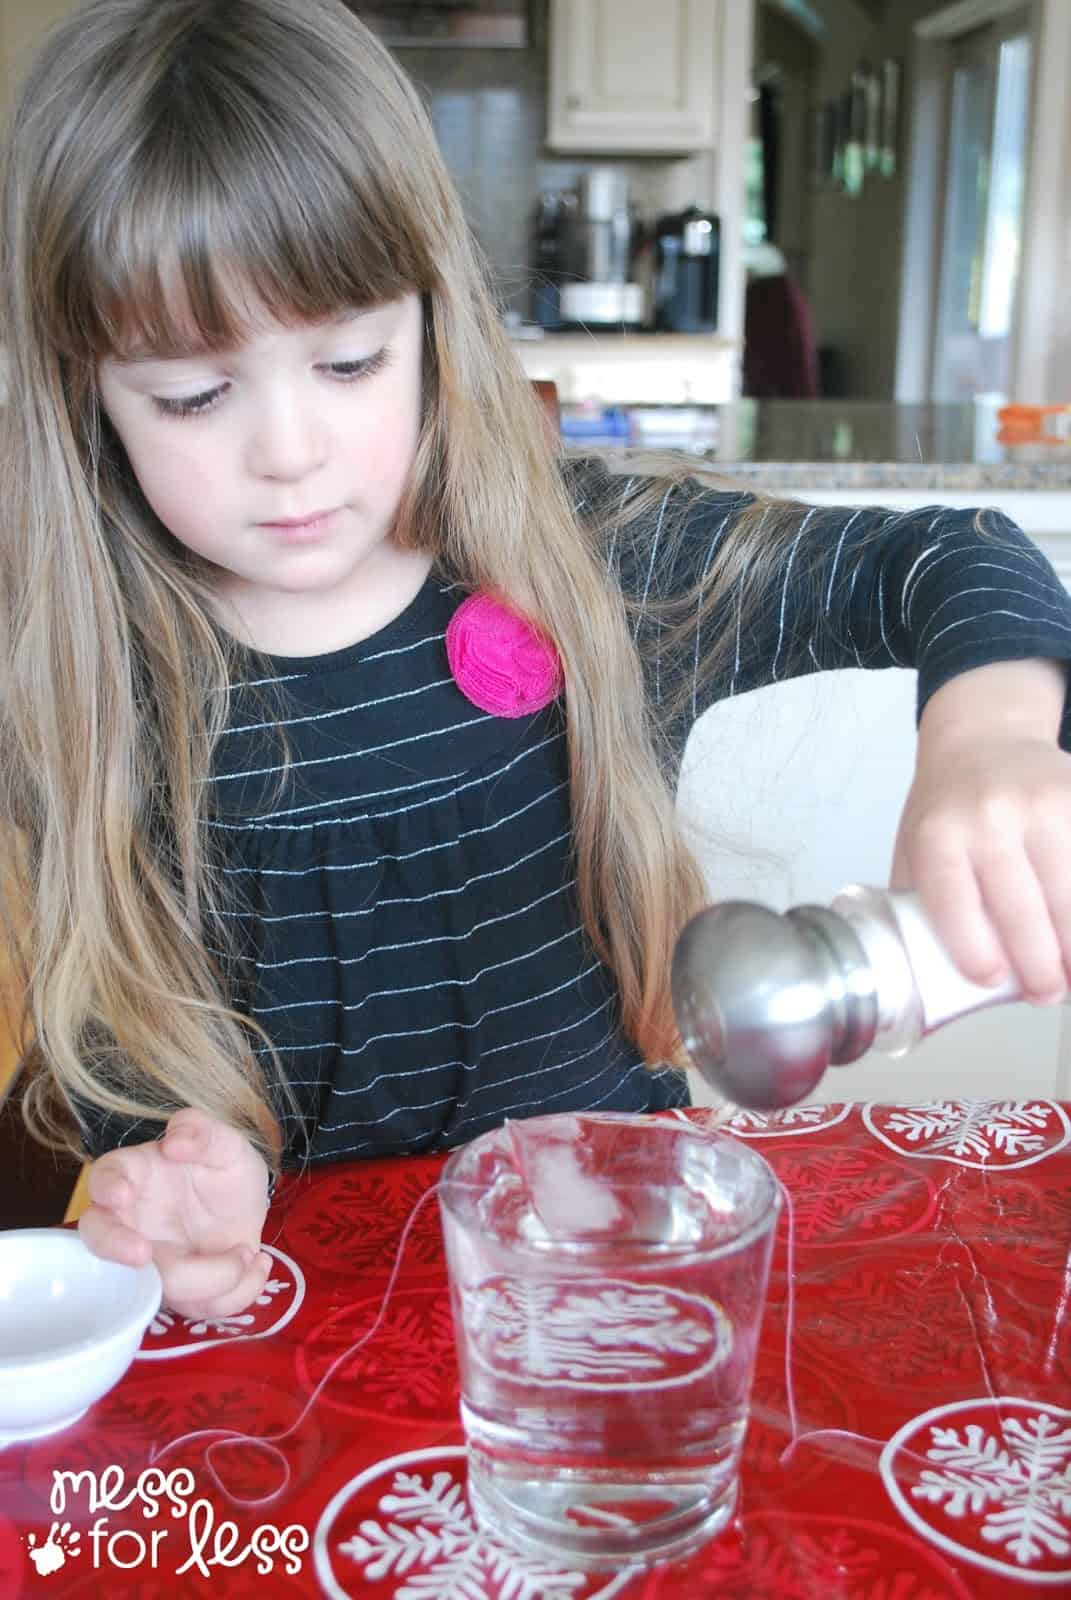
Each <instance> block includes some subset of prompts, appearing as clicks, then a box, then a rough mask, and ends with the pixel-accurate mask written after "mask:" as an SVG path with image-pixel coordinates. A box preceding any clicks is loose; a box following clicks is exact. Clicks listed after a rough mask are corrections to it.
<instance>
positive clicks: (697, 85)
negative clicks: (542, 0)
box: [547, 0, 724, 155]
mask: <svg viewBox="0 0 1071 1600" xmlns="http://www.w3.org/2000/svg"><path fill="white" fill-rule="evenodd" d="M723 3H724V0H660V3H655V4H652V0H551V8H550V92H549V107H548V119H547V144H548V146H549V148H550V149H552V150H557V151H563V152H581V153H584V154H602V153H609V152H615V151H620V152H629V151H634V152H637V153H642V154H666V155H673V154H689V153H691V152H694V151H696V150H700V149H704V148H705V149H709V148H710V147H711V146H712V145H713V144H714V142H715V132H714V130H715V109H716V99H717V72H716V67H717V49H718V27H719V23H720V20H721V7H722V4H723Z"/></svg>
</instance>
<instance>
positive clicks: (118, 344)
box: [0, 0, 1071, 1316]
mask: <svg viewBox="0 0 1071 1600" xmlns="http://www.w3.org/2000/svg"><path fill="white" fill-rule="evenodd" d="M6 161H7V165H6V175H5V179H4V191H3V204H4V219H3V221H4V230H3V251H4V255H3V276H2V284H3V309H4V317H5V327H4V331H3V339H4V345H5V349H6V351H7V355H8V364H9V374H8V376H9V393H8V397H7V405H6V408H5V416H4V425H5V427H6V429H7V438H6V440H5V444H4V449H3V452H2V456H0V461H2V466H0V471H2V472H3V474H4V481H3V494H2V503H3V506H4V510H5V526H4V537H3V546H2V548H3V582H2V584H0V607H2V628H3V633H2V639H3V657H2V663H3V665H2V672H3V677H2V704H0V735H2V741H3V747H2V752H0V758H2V759H0V771H2V785H3V787H2V807H3V811H4V819H5V823H6V828H5V848H6V850H7V852H8V857H9V871H10V872H11V873H12V874H13V875H14V877H15V879H16V880H17V882H18V884H19V886H20V889H21V893H22V897H23V899H24V901H25V907H24V910H25V917H24V918H18V919H16V918H14V917H12V918H11V919H10V920H11V921H12V929H11V934H12V939H13V941H15V942H17V941H18V939H19V938H20V937H21V939H22V948H23V953H24V955H25V958H26V973H27V991H26V992H27V1016H26V1029H27V1033H26V1037H27V1039H28V1040H29V1039H30V1038H32V1039H33V1041H34V1043H33V1049H32V1065H33V1069H34V1078H33V1081H32V1086H31V1090H30V1093H29V1099H28V1113H27V1114H28V1118H29V1120H30V1122H31V1125H32V1128H33V1130H34V1131H35V1132H36V1133H37V1135H38V1136H40V1137H45V1138H48V1139H52V1140H56V1139H60V1138H68V1139H70V1140H71V1141H72V1142H73V1146H74V1147H75V1148H77V1149H78V1150H80V1151H82V1150H84V1151H87V1152H88V1153H89V1154H90V1155H92V1156H94V1157H96V1158H97V1159H95V1161H94V1164H93V1166H92V1168H91V1171H90V1175H89V1195H90V1199H91V1204H90V1206H89V1208H88V1210H87V1211H86V1212H85V1214H84V1215H83V1217H82V1219H81V1223H80V1228H81V1232H82V1235H83V1237H84V1238H85V1239H86V1241H87V1243H88V1244H89V1245H90V1247H91V1248H92V1249H93V1250H95V1251H97V1252H98V1253H100V1254H101V1255H105V1256H109V1257H112V1258H114V1259H116V1260H123V1261H129V1262H140V1261H143V1260H146V1259H148V1257H149V1255H150V1253H151V1254H152V1255H153V1257H154V1258H155V1259H156V1261H157V1263H158V1265H159V1266H160V1268H161V1271H162V1273H163V1277H164V1284H165V1293H166V1296H167V1299H168V1301H169V1303H170V1304H171V1305H172V1306H173V1307H174V1308H175V1309H176V1310H178V1311H179V1312H185V1313H186V1314H189V1315H195V1314H196V1315H200V1316H221V1315H228V1314H231V1313H234V1312H236V1311H238V1310H240V1309H241V1308H242V1307H243V1306H244V1305H246V1304H247V1303H248V1302H249V1301H250V1300H252V1299H253V1298H254V1297H255V1295H256V1294H257V1293H259V1291H260V1289H261V1286H262V1284H263V1281H264V1273H265V1270H266V1258H265V1257H263V1256H258V1255H257V1246H258V1244H259V1242H260V1233H261V1227H262V1224H263V1220H264V1215H265V1208H266V1201H267V1192H268V1186H269V1185H268V1180H269V1174H274V1173H275V1172H277V1171H278V1170H279V1168H280V1166H281V1164H282V1163H283V1162H284V1161H291V1162H294V1161H297V1160H300V1159H302V1158H311V1159H313V1160H330V1159H335V1158H352V1157H354V1156H364V1155H374V1154H387V1153H396V1152H404V1151H416V1150H425V1149H441V1148H446V1147H448V1146H450V1145H454V1144H457V1143H459V1142H463V1141H465V1140H468V1139H470V1138H472V1137H473V1136H475V1135H477V1134H479V1133H481V1132H483V1131H485V1130H486V1129H488V1128H490V1127H492V1126H494V1125H495V1124H497V1123H499V1122H501V1121H502V1119H503V1118H505V1117H507V1116H511V1117H519V1116H526V1115H530V1114H534V1113H537V1112H542V1111H548V1110H567V1109H579V1108H593V1107H597V1106H602V1107H605V1108H607V1109H618V1110H630V1111H643V1110H648V1109H656V1108H660V1107H667V1106H671V1105H674V1104H678V1103H680V1102H682V1101H683V1100H684V1099H685V1098H686V1095H687V1089H686V1084H685V1079H684V1077H683V1075H682V1074H681V1073H680V1072H679V1070H678V1068H677V1065H676V1063H678V1059H679V1041H678V1039H677V1037H676V1033H675V1029H674V1024H673V1017H672V1010H671V1004H670V997H669V984H668V978H669V969H670V956H671V953H672V949H673V944H674V941H675V938H676V935H677V933H678V932H679V930H680V928H681V927H682V925H683V923H684V922H685V920H686V919H687V917H688V916H689V915H690V914H691V912H692V911H693V910H695V909H696V908H697V907H698V905H699V904H700V903H701V900H702V898H703V889H702V883H701V879H700V876H699V872H698V869H697V866H696V864H695V863H694V861H693V860H692V859H691V857H690V856H689V854H688V852H687V850H686V849H685V847H684V845H683V843H682V841H681V840H680V839H679V838H678V835H677V831H676V824H675V816H674V807H673V783H674V780H675V776H676V770H677V763H678V761H679V758H680V755H681V752H682V748H683V744H684V741H685V738H686V736H687V733H688V730H689V728H690V726H691V725H692V723H693V721H694V720H695V718H696V717H697V716H698V715H699V714H700V713H701V712H702V711H703V710H704V709H705V708H706V707H707V706H708V705H710V704H711V703H712V702H714V701H715V700H716V699H718V698H719V697H720V696H725V695H730V694H735V693H740V692H742V691H744V690H747V689H751V688H753V687H755V686H757V685H759V684H762V683H768V682H771V681H774V680H777V679H779V678H783V677H786V676H788V675H789V674H790V673H793V672H796V673H798V672H807V671H812V670H815V669H817V668H825V667H835V666H842V665H844V666H855V665H867V666H875V667H877V666H887V665H892V664H900V665H904V664H912V665H914V666H916V667H917V668H918V672H919V707H920V713H921V726H920V743H919V762H918V773H917V778H916V781H915V784H914V786H913V789H912V792H911V796H910V798H909V801H908V805H907V810H906V813H905V816H904V821H903V825H902V828H901V832H900V838H899V841H898V846H897V854H896V861H895V869H894V876H895V879H896V881H898V882H900V883H903V884H907V883H915V884H917V885H918V887H919V888H920V890H921V892H922V894H923V897H924V899H925V900H926V902H927V904H928V906H929V908H930V911H931V912H932V914H933V916H934V918H935V919H936V921H937V924H938V926H939V928H940V930H941V932H942V933H943V934H944V936H945V938H946V940H947V942H948V944H949V947H950V949H951V950H952V953H953V954H954V955H955V956H956V958H957V959H958V960H959V962H960V964H961V966H962V967H963V970H964V971H965V972H967V973H968V974H969V975H970V976H973V977H975V978H977V979H979V980H981V981H984V980H996V979H998V978H999V977H1000V976H1001V975H1002V972H1004V971H1006V970H1007V968H1009V967H1010V968H1012V969H1014V970H1015V972H1016V973H1017V974H1018V976H1019V977H1020V979H1021V981H1022V982H1023V984H1024V986H1025V988H1026V990H1027V991H1028V993H1029V994H1031V995H1032V996H1034V997H1035V998H1038V999H1041V998H1050V999H1051V998H1056V997H1058V996H1060V995H1062V994H1063V992H1064V990H1065V987H1066V982H1067V978H1066V971H1067V965H1068V962H1069V960H1071V870H1069V868H1068V865H1067V863H1068V860H1069V858H1071V856H1069V849H1068V846H1069V844H1071V770H1069V760H1068V757H1066V756H1065V755H1064V754H1063V753H1062V752H1061V749H1060V747H1059V743H1058V734H1059V728H1060V722H1061V712H1062V707H1063V701H1064V675H1065V669H1064V666H1063V665H1062V664H1061V663H1062V662H1063V661H1064V660H1065V659H1066V658H1067V657H1068V656H1071V605H1069V603H1068V600H1067V598H1066V597H1065V595H1064V592H1063V589H1062V587H1061V585H1060V583H1059V582H1058V580H1057V579H1056V577H1055V575H1054V574H1053V572H1052V570H1051V568H1050V567H1049V566H1048V564H1047V563H1046V562H1045V561H1044V560H1043V559H1042V557H1041V556H1040V554H1039V553H1038V552H1037V551H1036V550H1035V549H1034V548H1033V547H1032V546H1031V545H1030V544H1029V542H1028V541H1027V540H1025V539H1024V538H1023V536H1022V535H1021V534H1019V533H1018V532H1017V530H1015V529H1014V528H1013V527H1012V526H1011V525H1010V524H1008V523H1007V522H1006V521H1005V520H1004V519H1003V518H1001V517H999V516H995V515H993V516H990V517H988V518H986V517H984V516H980V517H977V518H976V517H972V516H971V515H969V514H962V513H958V512H954V511H946V510H941V509H939V508H936V507H935V508H931V509H930V510H928V511H926V512H922V513H911V514H907V515H903V516H898V515H890V514H888V513H878V512H867V511H856V512H852V513H849V512H843V511H840V510H834V511H827V510H815V509H810V510H808V509H806V508H804V507H800V506H795V505H790V504H778V503H776V502H773V501H761V500H758V499H755V498H753V497H751V496H749V495H746V494H742V493H727V492H725V491H724V490H723V489H721V488H719V487H718V486H717V485H716V484H713V483H711V482H710V481H706V480H704V479H702V478H701V477H700V476H698V475H689V474H687V473H678V474H676V475H675V476H670V477H662V478H655V479H650V478H647V479H642V478H638V477H625V476H621V475H616V476H615V475H614V474H613V473H611V472H610V471H609V470H608V469H606V468H605V467H602V466H599V465H598V464H597V463H592V462H586V463H585V462H566V461H563V460H562V459H559V457H558V456H557V455H556V453H555V451H554V449H553V448H552V446H551V444H550V442H549V440H548V438H547V437H546V433H545V429H544V428H543V426H542V423H541V419H540V415H539V411H538V406H537V402H536V400H535V399H534V397H533V395H532V393H531V389H530V385H529V384H528V383H527V382H526V380H525V379H524V377H523V376H522V374H521V371H520V369H519V366H518V364H517V363H516V361H515V360H514V358H513V355H512V353H511V350H510V347H509V344H508V342H507V340H506V339H505V337H504V335H503V333H502V330H501V326H500V323H499V319H498V316H497V314H496V310H495V306H494V304H493V302H492V299H491V298H490V296H489V294H488V291H487V288H486V287H485V282H484V278H483V274H482V271H481V267H480V263H479V261H478V259H477V257H476V254H475V252H474V247H473V244H472V242H471V240H470V237H469V235H468V233H467V231H466V228H465V225H464V223H463V220H462V215H461V211H460V208H459V204H458V200H457V196H456V194H455V192H454V190H453V188H452V187H451V184H450V182H449V179H448V178H447V175H446V173H445V171H444V169H443V166H442V163H441V160H440V158H439V155H438V153H437V150H436V147H435V143H434V140H433V136H432V134H431V131H430V129H429V125H428V122H427V118H426V116H425V114H424V112H423V110H422V107H421V104H420V100H419V97H418V96H417V94H416V93H415V91H414V90H413V88H412V87H411V86H410V84H409V83H408V82H407V81H406V80H405V78H404V77H403V75H402V74H401V72H400V71H399V69H398V68H397V66H396V65H395V64H394V63H393V61H392V59H391V57H390V56H389V55H388V53H387V52H386V51H385V50H384V49H383V48H382V47H381V46H380V45H378V44H377V42H376V41H375V39H374V38H373V37H372V36H371V35H370V34H369V33H368V32H367V31H366V30H365V28H364V27H363V26H362V25H361V24H360V23H359V22H358V21H357V20H356V18H355V17H354V16H353V15H352V14H351V13H350V12H349V11H348V10H347V9H346V7H345V6H344V5H343V4H342V3H341V0H169V3H168V4H167V5H161V4H160V3H159V0H91V3H90V4H88V5H87V6H85V7H84V8H83V9H82V10H80V11H79V12H77V13H76V14H75V15H74V16H73V17H72V18H71V20H70V21H69V22H68V23H67V24H66V25H65V26H63V27H61V28H60V29H59V30H58V31H57V32H56V33H55V34H54V36H53V38H52V40H51V42H50V43H49V45H48V46H47V47H46V49H45V50H44V52H43V53H42V55H41V57H40V58H39V60H38V62H37V64H36V66H35V68H34V69H33V71H32V73H31V75H30V77H29V81H28V82H27V84H26V85H25V88H24V90H23V93H22V97H21V100H20V103H19V106H18V108H17V112H16V116H15V121H14V126H13V129H12V131H11V134H10V137H9V140H8V145H7V157H6ZM715 781H722V780H721V775H715ZM724 781H730V782H731V781H732V775H731V774H726V775H725V778H724ZM16 923H17V926H16Z"/></svg>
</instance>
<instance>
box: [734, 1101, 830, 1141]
mask: <svg viewBox="0 0 1071 1600" xmlns="http://www.w3.org/2000/svg"><path fill="white" fill-rule="evenodd" d="M850 1110H851V1107H850V1106H849V1105H842V1106H828V1105H819V1106H789V1107H787V1108H786V1109H784V1110H782V1111H737V1112H736V1113H735V1114H734V1115H733V1116H732V1117H730V1118H729V1120H728V1122H727V1123H725V1124H724V1126H725V1127H726V1128H727V1129H728V1130H729V1132H730V1133H734V1134H736V1136H737V1138H738V1139H756V1138H765V1139H776V1138H779V1137H784V1136H788V1135H791V1134H801V1133H817V1132H818V1131H819V1130H820V1129H823V1128H833V1127H835V1126H836V1124H837V1123H838V1122H843V1121H844V1120H845V1118H846V1117H847V1115H848V1113H849V1111H850Z"/></svg>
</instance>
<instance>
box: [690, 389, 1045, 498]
mask: <svg viewBox="0 0 1071 1600" xmlns="http://www.w3.org/2000/svg"><path fill="white" fill-rule="evenodd" d="M998 426H999V425H998V423H997V419H996V407H995V406H993V405H990V404H988V403H984V402H978V403H976V404H973V405H959V406H953V405H943V406H937V405H896V404H893V403H887V402H884V401H869V400H809V401H808V400H742V401H739V402H737V403H736V404H735V405H729V406H722V407H720V408H719V411H718V439H717V444H716V445H715V446H714V447H713V448H711V449H708V450H707V451H705V452H704V453H705V454H706V455H707V457H708V459H712V460H716V461H717V462H718V464H719V466H722V465H723V466H724V468H725V470H726V472H727V473H729V474H731V475H732V476H733V477H735V478H737V479H739V480H741V481H744V482H750V483H754V484H755V485H756V487H758V486H761V487H762V488H764V489H770V490H774V489H779V488H781V489H783V488H792V489H800V488H807V487H813V488H821V489H844V490H850V491H859V490H865V491H868V492H869V491H872V490H875V489H908V490H917V489H939V490H955V491H959V492H964V493H972V492H978V491H982V490H989V489H1004V490H1019V491H1036V490H1057V491H1059V490H1062V491H1063V492H1065V493H1069V492H1071V447H1069V446H1066V445H1051V444H1050V445H1016V446H1005V445H1001V444H999V443H998V442H997V437H996V435H997V431H998Z"/></svg>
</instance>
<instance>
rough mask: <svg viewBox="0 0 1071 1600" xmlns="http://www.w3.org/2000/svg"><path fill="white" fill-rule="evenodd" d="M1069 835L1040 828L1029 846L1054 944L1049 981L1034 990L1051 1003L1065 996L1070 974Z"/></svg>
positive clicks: (1070, 891)
mask: <svg viewBox="0 0 1071 1600" xmlns="http://www.w3.org/2000/svg"><path fill="white" fill-rule="evenodd" d="M1066 837H1067V835H1066V832H1065V833H1063V834H1062V835H1061V834H1060V833H1059V832H1058V831H1056V830H1053V829H1048V828H1047V829H1044V830H1037V831H1036V832H1035V834H1034V835H1033V837H1032V838H1031V840H1030V842H1029V847H1028V848H1029V855H1030V863H1031V866H1032V868H1033V870H1034V873H1035V875H1036V877H1037V881H1038V884H1039V886H1040V887H1041V893H1042V896H1043V898H1044V902H1045V914H1046V918H1047V924H1048V928H1047V932H1048V933H1050V934H1051V938H1052V941H1053V947H1054V953H1053V955H1052V956H1051V959H1050V965H1049V968H1048V972H1047V975H1046V976H1047V979H1048V980H1049V981H1048V982H1047V983H1046V985H1045V986H1044V987H1042V986H1039V987H1038V988H1036V989H1035V990H1034V991H1033V993H1034V995H1035V997H1036V998H1037V999H1039V1000H1047V1001H1049V1002H1054V1001H1056V1000H1058V999H1063V997H1064V996H1065V995H1066V993H1067V986H1068V977H1069V976H1071V873H1069V871H1068V858H1067V844H1066Z"/></svg>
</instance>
